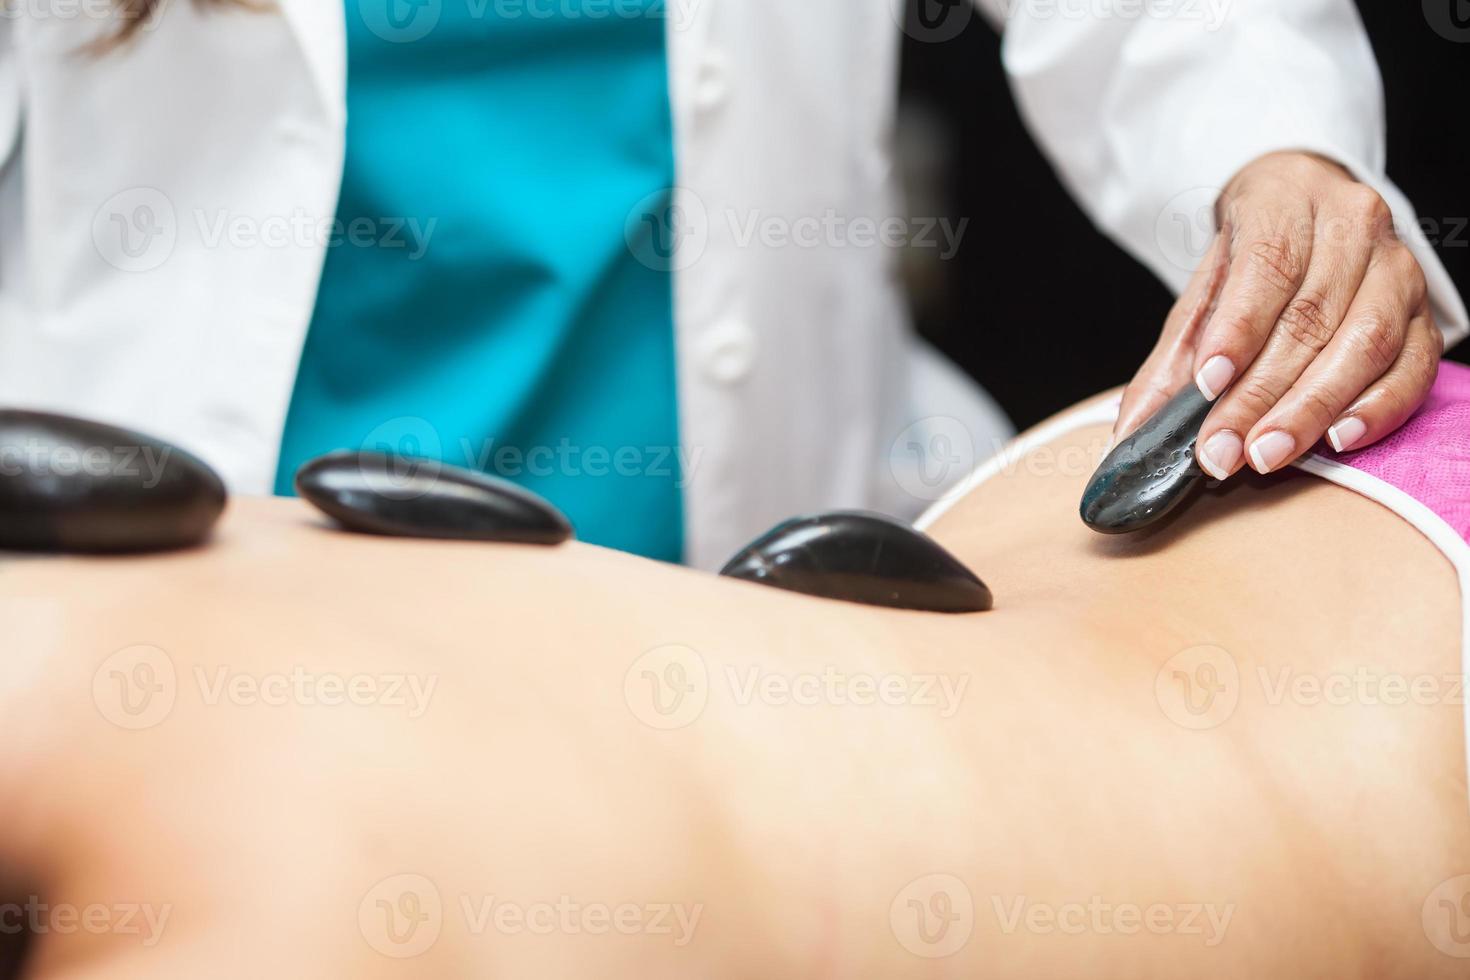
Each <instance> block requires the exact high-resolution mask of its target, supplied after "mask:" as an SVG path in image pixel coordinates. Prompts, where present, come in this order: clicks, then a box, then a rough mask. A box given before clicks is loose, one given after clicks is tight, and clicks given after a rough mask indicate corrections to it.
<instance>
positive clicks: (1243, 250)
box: [1115, 153, 1444, 479]
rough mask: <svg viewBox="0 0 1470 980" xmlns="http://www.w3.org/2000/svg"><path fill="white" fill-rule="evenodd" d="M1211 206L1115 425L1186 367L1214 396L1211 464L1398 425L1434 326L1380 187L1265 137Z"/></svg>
mask: <svg viewBox="0 0 1470 980" xmlns="http://www.w3.org/2000/svg"><path fill="white" fill-rule="evenodd" d="M1216 210H1217V220H1218V223H1219V225H1220V229H1221V230H1220V233H1219V235H1218V236H1217V238H1216V240H1215V242H1214V243H1213V245H1212V247H1211V248H1210V250H1209V252H1208V253H1207V254H1206V256H1205V258H1204V261H1203V262H1202V263H1201V264H1200V267H1199V269H1198V271H1197V272H1196V273H1195V275H1194V277H1193V279H1192V280H1191V281H1190V283H1189V285H1188V286H1187V287H1186V289H1185V290H1184V292H1183V293H1182V294H1181V295H1180V298H1179V301H1178V302H1177V303H1176V304H1175V306H1174V308H1173V310H1172V311H1171V312H1170V314H1169V317H1168V319H1167V320H1166V322H1165V324H1164V329H1163V332H1162V334H1161V335H1160V337H1159V342H1158V344H1157V345H1156V346H1155V348H1154V350H1153V352H1152V353H1151V354H1150V355H1149V357H1148V359H1147V360H1146V361H1145V362H1144V364H1143V366H1142V367H1141V368H1140V369H1139V372H1138V374H1137V375H1136V376H1135V377H1134V379H1133V381H1132V382H1131V383H1130V384H1129V385H1128V387H1127V390H1126V391H1125V393H1124V399H1123V409H1122V412H1121V413H1120V414H1119V417H1118V425H1117V427H1116V429H1115V437H1117V438H1119V439H1121V438H1123V437H1125V436H1126V435H1127V434H1128V433H1130V432H1132V431H1133V430H1134V429H1136V428H1137V427H1138V426H1139V425H1141V424H1142V423H1143V421H1144V420H1145V419H1147V418H1148V417H1149V416H1150V415H1152V414H1153V413H1154V412H1155V411H1157V410H1158V409H1159V408H1160V407H1161V406H1162V405H1163V404H1164V403H1165V402H1166V401H1168V399H1169V398H1170V397H1171V396H1172V395H1173V394H1174V392H1176V391H1178V390H1179V389H1180V388H1182V387H1183V386H1184V385H1185V384H1186V383H1188V381H1189V380H1190V379H1195V380H1196V382H1197V383H1199V384H1200V389H1201V390H1202V391H1205V392H1207V393H1213V394H1215V395H1216V396H1218V399H1217V401H1216V405H1215V407H1214V409H1213V411H1212V412H1211V413H1210V416H1209V418H1208V419H1206V421H1205V424H1204V427H1203V428H1202V429H1201V430H1200V441H1199V447H1200V451H1199V455H1198V458H1199V460H1200V464H1201V466H1202V467H1203V468H1204V469H1205V470H1206V472H1208V473H1210V474H1211V475H1212V476H1214V477H1215V478H1216V479H1227V478H1229V477H1231V476H1233V475H1234V474H1236V473H1238V472H1240V471H1241V469H1242V468H1244V467H1246V466H1247V465H1249V466H1250V467H1251V468H1253V469H1255V470H1257V471H1258V472H1261V473H1269V472H1273V471H1275V470H1279V469H1281V468H1282V467H1284V466H1285V465H1287V464H1288V463H1290V462H1291V461H1292V460H1294V459H1296V458H1297V457H1299V456H1301V455H1302V454H1303V453H1305V452H1307V451H1308V450H1310V449H1311V448H1312V447H1313V446H1314V445H1316V444H1317V443H1318V442H1319V441H1321V440H1322V439H1324V438H1327V439H1328V440H1329V441H1330V442H1331V443H1332V445H1333V447H1334V448H1336V449H1338V450H1339V451H1343V450H1349V449H1360V448H1362V447H1364V446H1368V445H1371V444H1372V443H1374V442H1376V441H1378V440H1379V439H1382V438H1383V437H1384V436H1387V435H1389V434H1390V433H1392V432H1393V431H1394V430H1396V429H1397V428H1398V427H1399V426H1401V425H1403V423H1404V422H1405V421H1406V420H1407V419H1408V418H1409V416H1410V415H1412V414H1413V412H1414V410H1415V409H1416V408H1418V407H1419V405H1420V404H1421V403H1422V402H1423V401H1424V398H1425V397H1426V396H1427V395H1428V393H1429V389H1430V387H1431V386H1432V385H1433V384H1434V378H1435V375H1436V373H1437V371H1438V363H1439V357H1440V354H1441V353H1442V352H1443V349H1444V337H1443V335H1442V334H1441V332H1440V330H1439V328H1438V327H1437V326H1436V325H1435V322H1434V318H1433V315H1432V314H1431V312H1430V309H1429V299H1428V288H1427V286H1426V283H1425V279H1424V272H1423V270H1422V269H1421V268H1420V267H1419V264H1418V261H1417V260H1416V259H1415V258H1414V256H1413V255H1412V254H1411V253H1410V251H1409V249H1408V248H1407V246H1405V245H1404V244H1403V242H1402V241H1400V240H1399V239H1398V238H1397V237H1396V236H1395V234H1394V229H1393V215H1392V213H1391V211H1390V210H1389V207H1388V205H1387V204H1386V203H1385V202H1384V200H1383V198H1382V197H1380V196H1379V194H1378V193H1377V192H1376V191H1374V190H1373V189H1372V188H1369V187H1367V186H1365V185H1363V184H1360V183H1358V182H1357V181H1355V180H1353V178H1352V176H1351V175H1350V174H1348V172H1347V171H1346V170H1344V169H1343V168H1341V167H1339V166H1338V165H1336V164H1334V163H1332V162H1331V161H1328V160H1325V159H1323V158H1320V157H1316V156H1312V155H1309V154H1303V153H1276V154H1271V155H1268V156H1265V157H1262V158H1261V159H1259V160H1257V161H1255V162H1254V163H1252V164H1250V165H1249V166H1247V167H1246V168H1245V169H1244V170H1242V171H1241V172H1240V173H1239V174H1238V175H1236V177H1235V178H1234V179H1233V180H1232V181H1231V182H1230V184H1229V185H1228V186H1227V187H1226V188H1225V190H1224V192H1223V193H1222V194H1221V195H1220V199H1219V202H1218V204H1217V208H1216Z"/></svg>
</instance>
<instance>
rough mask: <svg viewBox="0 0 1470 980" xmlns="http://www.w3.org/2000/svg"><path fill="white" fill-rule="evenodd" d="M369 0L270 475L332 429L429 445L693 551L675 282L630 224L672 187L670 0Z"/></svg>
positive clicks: (606, 538) (438, 454) (295, 461)
mask: <svg viewBox="0 0 1470 980" xmlns="http://www.w3.org/2000/svg"><path fill="white" fill-rule="evenodd" d="M395 2H397V0H388V3H389V5H390V7H391V6H392V4H394V3H395ZM381 5H382V4H381V2H380V3H378V6H381ZM372 6H373V4H372V3H369V2H361V0H347V11H348V16H347V55H348V88H347V109H348V124H347V156H346V165H345V168H344V173H343V178H342V195H341V201H340V204H339V206H338V215H337V217H338V221H337V223H336V225H334V226H333V227H332V228H331V229H330V233H331V238H330V243H329V248H328V250H327V259H326V265H325V268H324V270H323V273H322V281H321V289H320V294H319V296H318V299H317V304H316V310H315V313H314V315H313V319H312V322H311V329H310V331H309V333H308V335H307V338H306V346H305V351H304V353H303V356H302V360H301V367H300V373H299V375H298V377H297V381H296V390H295V394H294V396H293V398H292V402H291V408H290V413H289V416H288V419H287V423H286V430H285V435H284V438H283V440H282V445H281V461H280V469H279V471H278V473H277V478H276V489H277V492H279V493H283V494H289V493H291V492H292V489H291V481H292V477H293V475H294V474H295V472H296V468H297V467H298V466H300V465H301V464H302V463H303V462H305V461H306V460H308V459H310V458H312V457H314V456H316V455H319V454H321V453H325V452H329V451H331V450H334V449H357V448H368V449H386V450H392V451H398V452H404V453H410V454H417V455H427V456H431V457H435V458H438V459H442V460H444V461H446V462H449V463H454V464H457V465H462V466H466V465H467V466H470V467H472V468H476V469H480V470H483V471H485V472H489V473H493V474H495V475H498V476H503V477H506V478H507V479H511V480H514V481H515V482H517V483H519V484H521V485H523V486H525V487H527V488H529V489H531V490H533V491H535V492H536V493H539V494H541V495H542V496H544V497H546V498H547V499H549V500H550V501H551V502H552V503H553V504H555V505H556V506H557V507H558V508H560V509H561V510H562V511H563V512H564V513H565V514H566V515H567V516H568V517H569V518H570V519H571V521H572V523H573V524H574V525H575V526H576V528H577V534H578V537H580V538H581V539H582V540H584V541H590V542H593V543H596V544H601V545H607V546H609V547H614V548H621V549H624V550H628V551H634V552H638V553H640V554H644V555H648V556H650V557H655V558H660V559H665V560H668V561H678V560H679V559H680V557H681V553H682V549H683V529H682V501H681V492H680V488H681V486H682V482H683V477H682V475H681V472H680V466H679V453H678V450H677V446H678V424H677V409H676V396H675V378H674V331H673V290H672V282H671V277H670V275H669V272H668V269H667V268H666V267H665V268H661V267H660V265H661V263H659V262H657V261H640V260H639V258H638V257H635V254H634V248H633V247H630V244H629V239H628V237H627V234H628V232H627V230H628V229H630V228H631V229H635V230H636V229H637V228H639V227H640V226H641V225H642V224H643V222H642V221H641V220H639V219H638V218H636V217H633V215H634V214H635V212H644V211H650V210H653V211H660V209H662V208H666V207H667V195H668V193H669V192H668V188H670V187H672V186H673V183H674V150H673V136H672V124H671V121H670V110H669V91H668V66H667V59H666V52H665V46H664V26H665V23H664V16H663V0H619V2H618V3H616V4H608V3H607V2H606V0H558V2H557V3H556V4H554V5H551V6H550V7H545V6H544V5H537V4H535V3H514V4H497V3H483V4H474V3H470V4H458V3H445V4H442V5H440V4H431V5H428V6H421V7H419V8H409V9H417V10H418V11H419V13H420V14H421V15H424V16H427V15H428V14H429V13H436V14H437V20H432V21H431V22H429V23H430V24H431V26H430V27H429V29H428V30H427V32H424V31H423V25H422V24H415V23H411V22H410V23H408V25H407V27H406V28H405V26H404V25H403V24H400V23H398V22H397V21H392V20H385V19H384V17H383V16H382V15H381V12H379V14H378V16H371V14H370V12H369V9H368V8H370V7H372ZM635 12H636V13H639V16H632V14H633V13H635ZM416 19H417V18H416ZM650 201H651V202H653V203H652V204H650ZM660 213H661V211H660ZM650 227H652V226H651V225H650ZM634 241H635V245H637V247H638V251H639V254H640V255H643V256H644V258H645V260H646V259H647V258H648V256H649V255H650V254H651V253H649V252H648V251H647V250H646V249H644V248H643V246H642V245H639V244H638V243H637V242H636V239H635V240H634Z"/></svg>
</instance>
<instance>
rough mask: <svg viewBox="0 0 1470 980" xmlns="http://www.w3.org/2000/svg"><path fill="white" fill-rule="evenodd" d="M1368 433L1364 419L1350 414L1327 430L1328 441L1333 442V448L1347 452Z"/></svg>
mask: <svg viewBox="0 0 1470 980" xmlns="http://www.w3.org/2000/svg"><path fill="white" fill-rule="evenodd" d="M1367 434H1368V426H1367V424H1366V423H1364V422H1363V420H1362V419H1358V418H1353V417H1352V416H1348V417H1347V418H1345V419H1343V420H1342V421H1341V422H1339V423H1337V424H1336V425H1334V426H1333V427H1332V428H1330V429H1328V430H1327V441H1328V442H1330V443H1332V448H1333V449H1335V450H1337V451H1338V452H1340V453H1345V452H1347V451H1348V450H1349V449H1351V448H1353V447H1354V446H1356V445H1357V444H1358V440H1359V439H1361V438H1363V437H1364V436H1365V435H1367Z"/></svg>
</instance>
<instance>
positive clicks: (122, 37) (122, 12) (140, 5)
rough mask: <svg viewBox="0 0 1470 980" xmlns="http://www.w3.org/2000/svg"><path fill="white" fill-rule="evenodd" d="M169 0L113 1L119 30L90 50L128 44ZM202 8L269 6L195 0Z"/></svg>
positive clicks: (252, 2) (243, 1)
mask: <svg viewBox="0 0 1470 980" xmlns="http://www.w3.org/2000/svg"><path fill="white" fill-rule="evenodd" d="M167 2H168V0H112V6H113V17H114V19H116V20H117V21H118V25H119V26H118V29H117V30H116V31H115V32H114V33H112V34H110V35H108V36H106V37H104V38H102V39H101V40H99V41H96V42H94V43H92V44H90V45H88V48H89V49H91V50H92V51H93V52H94V53H98V54H100V53H102V52H105V51H110V50H111V49H113V48H115V47H117V46H118V45H120V44H124V43H126V42H127V41H128V40H129V39H131V38H132V37H133V35H135V34H137V33H138V32H139V31H141V30H142V29H143V28H144V26H145V25H147V23H148V22H149V21H151V20H152V19H153V18H154V17H156V16H158V14H159V12H160V11H162V10H163V8H164V6H165V5H166V4H167ZM194 3H196V4H198V5H199V6H201V7H223V6H227V5H228V6H235V7H246V8H254V9H260V8H261V7H262V6H268V4H262V3H257V2H255V0H194Z"/></svg>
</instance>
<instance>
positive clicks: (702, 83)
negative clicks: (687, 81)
mask: <svg viewBox="0 0 1470 980" xmlns="http://www.w3.org/2000/svg"><path fill="white" fill-rule="evenodd" d="M729 96H730V69H729V63H728V62H727V61H726V59H725V57H724V56H723V55H715V54H711V55H708V56H706V58H705V60H704V62H703V64H701V65H700V66H699V74H698V77H697V78H696V79H695V83H694V104H695V105H696V106H697V107H698V108H699V109H700V110H701V111H705V112H708V111H710V110H712V109H715V108H718V107H719V106H721V105H724V104H725V100H726V99H728V98H729Z"/></svg>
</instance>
